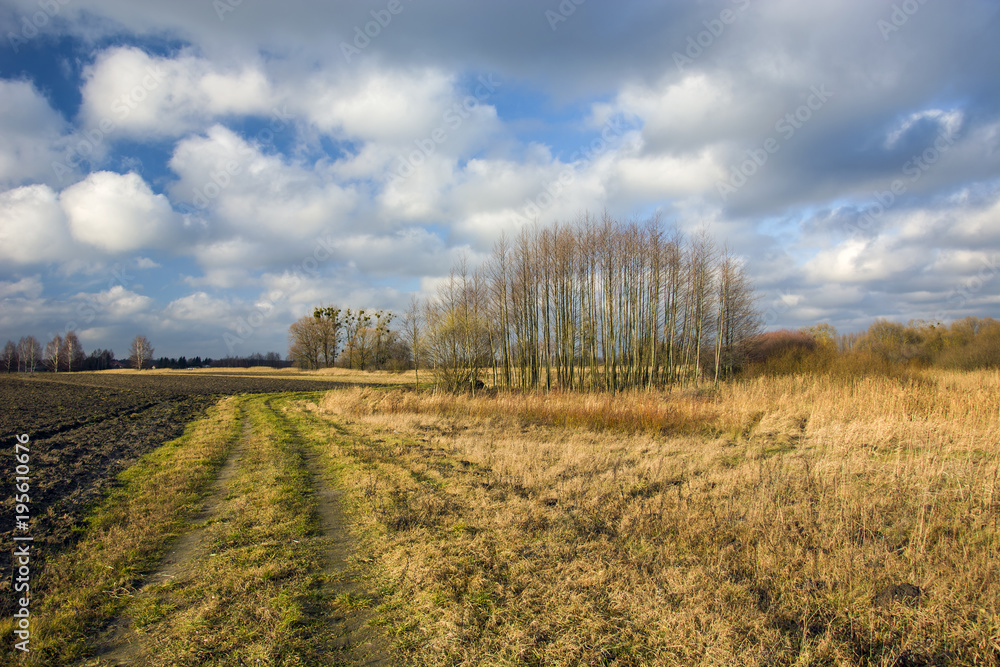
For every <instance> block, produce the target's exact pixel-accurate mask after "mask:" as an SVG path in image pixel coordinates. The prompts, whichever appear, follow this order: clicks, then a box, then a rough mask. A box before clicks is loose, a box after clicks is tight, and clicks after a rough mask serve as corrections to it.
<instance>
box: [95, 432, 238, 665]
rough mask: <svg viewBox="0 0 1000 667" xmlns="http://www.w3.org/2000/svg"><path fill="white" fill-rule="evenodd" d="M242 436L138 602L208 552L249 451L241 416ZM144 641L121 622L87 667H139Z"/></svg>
mask: <svg viewBox="0 0 1000 667" xmlns="http://www.w3.org/2000/svg"><path fill="white" fill-rule="evenodd" d="M241 421H242V424H241V434H240V438H239V440H238V441H237V442H236V444H235V445H233V447H232V448H231V450H230V452H229V455H228V456H227V457H226V460H225V461H224V462H223V464H222V467H221V468H219V472H218V475H217V476H216V478H215V480H214V481H213V482H212V485H211V487H210V488H209V490H208V493H207V495H206V497H205V499H204V500H203V501H202V505H201V508H200V509H199V510H198V512H197V513H196V514H194V515H192V516H191V517H190V518H189V520H188V521H189V523H190V524H191V529H190V530H187V531H186V532H184V533H183V534H181V535H179V536H178V537H177V538H176V539H175V540H174V541H173V543H172V544H170V545H169V546H168V547H167V550H166V553H165V555H164V556H163V558H162V559H161V561H160V564H159V566H158V567H157V569H156V571H155V572H153V573H152V574H150V575H148V576H147V577H146V578H145V582H144V583H143V585H142V586H141V587H140V588H139V589H137V590H136V591H135V596H136V597H137V598H142V597H148V596H150V595H151V588H153V587H156V586H161V585H163V584H166V583H169V582H170V581H171V580H173V579H175V578H176V577H178V576H180V575H182V574H184V573H186V572H188V571H189V570H191V569H192V565H193V563H194V562H195V560H196V559H198V558H199V557H201V556H203V555H204V554H205V553H206V552H207V544H206V542H207V540H206V539H205V534H206V528H207V526H208V525H209V524H210V523H211V522H212V521H213V520H214V519H215V518H216V517H217V516H218V515H219V514H220V508H221V506H222V504H223V503H224V502H225V499H226V496H227V495H228V494H229V488H228V487H229V482H230V480H231V479H232V478H233V477H234V476H235V475H236V471H237V470H238V468H239V462H240V459H241V458H242V457H243V454H244V451H245V449H246V447H245V445H246V441H247V439H248V438H249V436H250V433H251V426H250V420H249V419H248V418H247V416H246V414H245V413H244V414H243V415H241ZM142 648H143V646H142V640H141V637H140V636H139V633H137V632H136V631H135V627H134V625H133V623H132V620H131V619H130V618H128V617H121V618H118V619H117V620H116V621H115V622H114V623H113V624H112V625H111V627H110V628H109V629H108V630H106V631H105V632H104V633H102V635H101V636H100V637H98V639H97V641H96V642H95V656H94V657H93V658H91V659H90V660H88V661H87V662H85V663H82V664H83V665H85V666H86V667H110V666H112V665H139V664H143V663H142V662H141V660H142V655H143V653H142Z"/></svg>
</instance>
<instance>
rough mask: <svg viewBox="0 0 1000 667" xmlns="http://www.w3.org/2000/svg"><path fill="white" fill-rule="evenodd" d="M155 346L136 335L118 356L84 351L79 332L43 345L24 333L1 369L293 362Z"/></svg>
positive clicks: (8, 349)
mask: <svg viewBox="0 0 1000 667" xmlns="http://www.w3.org/2000/svg"><path fill="white" fill-rule="evenodd" d="M153 352H154V348H153V345H152V344H151V343H150V342H149V339H148V338H147V337H146V336H142V335H139V336H136V337H135V338H134V339H133V340H132V342H131V343H130V344H129V349H128V356H127V358H126V359H122V360H119V359H117V358H116V357H115V353H114V351H113V350H105V349H101V348H98V349H95V350H94V351H92V352H91V353H90V354H89V355H84V351H83V347H82V345H81V344H80V339H79V337H78V336H77V334H76V332H74V331H69V332H67V333H66V335H64V336H63V335H56V336H53V338H52V340H50V341H49V342H48V343H47V344H45V345H44V346H43V345H42V344H41V343H40V342H39V341H38V339H37V338H35V337H34V336H22V337H21V338H20V340H18V342H16V343H15V342H14V341H11V340H9V341H7V344H6V345H4V347H3V350H2V353H0V373H35V372H38V371H48V372H53V373H67V372H73V371H103V370H108V369H112V368H135V369H138V370H143V369H146V368H173V369H183V368H201V367H203V366H211V367H214V368H247V367H250V366H270V367H272V368H285V367H287V366H288V365H290V362H287V361H285V360H284V359H282V357H281V355H280V354H278V353H277V352H268V353H266V354H261V353H259V352H257V353H253V354H250V355H247V356H245V357H225V358H223V359H216V360H213V359H211V358H210V357H206V358H205V359H202V358H201V357H200V356H196V357H191V358H188V357H183V356H182V357H179V358H177V359H174V358H169V357H159V358H156V359H154V357H153Z"/></svg>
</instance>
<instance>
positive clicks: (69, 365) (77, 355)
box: [62, 331, 85, 371]
mask: <svg viewBox="0 0 1000 667" xmlns="http://www.w3.org/2000/svg"><path fill="white" fill-rule="evenodd" d="M62 357H63V359H65V361H66V370H67V371H72V370H73V369H74V368H75V369H77V370H79V369H80V367H82V366H83V360H84V358H85V357H84V354H83V346H81V345H80V339H79V338H77V336H76V332H75V331H68V332H66V337H65V338H63V354H62Z"/></svg>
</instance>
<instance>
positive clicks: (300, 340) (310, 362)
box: [288, 315, 323, 370]
mask: <svg viewBox="0 0 1000 667" xmlns="http://www.w3.org/2000/svg"><path fill="white" fill-rule="evenodd" d="M321 327H322V324H321V321H320V319H319V318H316V317H310V316H308V315H305V316H303V317H300V318H299V319H298V320H296V321H295V322H292V324H291V326H289V327H288V356H289V357H290V358H291V359H292V361H294V362H295V363H296V365H297V366H298V367H299V368H301V369H305V370H311V369H315V368H319V367H320V358H321V356H322V354H323V335H322V333H321V331H320V329H321Z"/></svg>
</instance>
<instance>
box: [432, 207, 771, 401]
mask: <svg viewBox="0 0 1000 667" xmlns="http://www.w3.org/2000/svg"><path fill="white" fill-rule="evenodd" d="M756 302H757V297H756V294H755V292H754V290H753V286H752V284H751V282H750V279H749V277H748V275H747V273H746V270H745V267H744V265H743V263H742V262H741V261H740V259H739V258H738V257H737V256H735V255H734V254H733V253H731V252H730V251H729V250H728V249H726V248H719V247H718V246H717V245H716V244H715V243H714V241H713V240H712V239H711V238H710V237H709V235H708V234H707V232H701V233H698V234H695V235H693V236H690V237H687V236H685V235H683V234H682V233H681V232H680V231H678V230H676V229H673V228H668V227H666V226H664V225H663V224H661V223H660V221H659V220H658V219H651V220H647V221H643V222H639V221H625V222H622V221H619V220H616V219H614V218H612V217H610V216H608V215H604V216H603V217H602V218H601V219H595V218H592V217H590V216H586V217H584V218H583V219H581V220H580V221H579V222H577V223H576V224H557V225H555V226H553V227H548V228H541V227H527V228H524V229H522V230H521V232H520V233H519V234H518V235H517V236H516V237H514V238H513V239H511V238H508V237H507V236H501V237H500V238H499V239H498V240H497V241H496V243H495V244H494V246H493V250H492V253H491V256H490V258H489V259H488V261H486V262H485V263H484V264H483V265H482V266H480V267H477V268H475V269H470V267H468V266H467V263H466V262H464V261H463V262H460V263H459V265H458V266H457V267H456V268H455V269H454V270H453V271H452V273H451V274H450V276H449V277H448V279H447V280H445V281H444V283H443V284H442V285H441V286H440V288H439V289H438V292H437V294H436V295H435V297H434V298H432V299H429V300H428V301H427V303H426V304H425V306H424V309H423V323H424V332H423V333H424V335H423V336H422V337H421V342H422V344H423V347H424V348H425V350H424V351H425V353H426V357H427V360H428V361H429V363H430V365H431V366H432V367H433V368H434V369H435V372H436V375H437V380H438V383H439V384H440V385H442V386H443V387H445V388H448V389H457V388H460V387H476V386H478V385H480V384H482V382H483V380H484V379H489V380H491V381H492V384H493V385H494V386H498V387H503V388H519V389H538V388H544V389H553V388H556V387H559V388H561V389H563V390H579V391H592V390H608V391H620V390H625V389H635V388H662V387H665V386H667V385H672V384H676V383H681V382H700V381H703V380H706V379H710V380H712V381H719V380H721V379H723V378H726V377H729V376H730V375H732V374H733V373H734V372H736V371H737V370H739V368H740V367H741V354H742V350H743V348H744V347H745V344H746V341H747V340H749V339H751V338H752V337H754V336H755V335H756V334H757V333H758V332H759V329H760V323H761V317H760V314H759V311H758V309H757V307H756Z"/></svg>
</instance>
